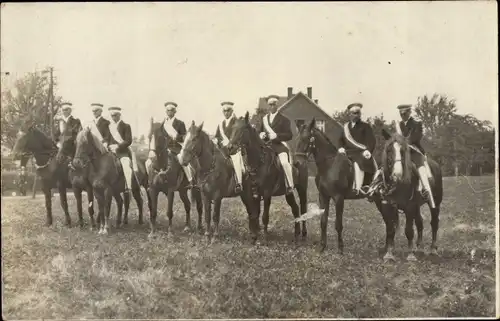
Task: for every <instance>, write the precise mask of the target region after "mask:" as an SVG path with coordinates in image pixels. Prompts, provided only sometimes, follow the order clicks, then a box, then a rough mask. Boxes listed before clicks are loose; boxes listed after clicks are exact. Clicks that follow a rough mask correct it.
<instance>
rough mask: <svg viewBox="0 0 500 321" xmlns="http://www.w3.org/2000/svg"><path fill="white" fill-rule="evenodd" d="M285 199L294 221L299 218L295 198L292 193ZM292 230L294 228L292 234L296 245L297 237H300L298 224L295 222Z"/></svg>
mask: <svg viewBox="0 0 500 321" xmlns="http://www.w3.org/2000/svg"><path fill="white" fill-rule="evenodd" d="M285 199H286V202H287V203H288V205H289V206H290V208H291V209H292V214H293V217H294V218H295V219H297V218H299V217H300V213H299V206H298V205H297V202H296V201H295V196H294V195H293V193H290V194H288V195H286V196H285ZM294 228H295V233H294V236H295V243H298V242H299V237H300V223H299V222H295V223H294Z"/></svg>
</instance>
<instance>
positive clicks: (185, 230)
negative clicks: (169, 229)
mask: <svg viewBox="0 0 500 321" xmlns="http://www.w3.org/2000/svg"><path fill="white" fill-rule="evenodd" d="M182 231H183V232H184V233H189V232H191V228H190V227H189V226H186V227H185V228H184V230H182Z"/></svg>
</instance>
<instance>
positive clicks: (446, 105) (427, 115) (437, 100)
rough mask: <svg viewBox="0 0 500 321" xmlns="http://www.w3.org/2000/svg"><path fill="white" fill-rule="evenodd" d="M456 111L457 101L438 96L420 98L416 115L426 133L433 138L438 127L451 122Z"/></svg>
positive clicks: (416, 107)
mask: <svg viewBox="0 0 500 321" xmlns="http://www.w3.org/2000/svg"><path fill="white" fill-rule="evenodd" d="M456 111H457V107H456V104H455V100H453V99H448V97H446V96H445V95H438V94H434V95H432V97H429V96H427V95H425V96H422V97H419V98H418V101H417V105H416V106H415V114H416V115H417V117H418V118H420V120H421V121H422V124H423V127H424V131H425V133H426V134H427V135H429V136H431V137H433V136H434V135H435V134H436V129H437V128H438V127H440V126H445V125H446V124H448V123H449V122H450V120H451V118H452V117H453V115H455V114H456Z"/></svg>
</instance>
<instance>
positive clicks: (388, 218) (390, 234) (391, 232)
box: [375, 200, 399, 262]
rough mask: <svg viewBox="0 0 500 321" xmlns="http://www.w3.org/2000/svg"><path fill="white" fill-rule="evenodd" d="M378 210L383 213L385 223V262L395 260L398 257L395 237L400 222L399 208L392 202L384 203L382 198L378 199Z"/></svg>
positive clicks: (376, 202)
mask: <svg viewBox="0 0 500 321" xmlns="http://www.w3.org/2000/svg"><path fill="white" fill-rule="evenodd" d="M375 204H376V205H377V208H378V210H379V211H380V213H381V214H382V218H383V219H384V223H385V248H384V251H385V254H384V262H388V261H395V260H396V257H395V256H394V254H393V251H394V237H395V235H396V228H397V225H398V223H399V217H398V215H399V214H398V209H397V207H395V206H393V205H392V204H388V203H385V204H382V203H381V201H380V200H376V201H375Z"/></svg>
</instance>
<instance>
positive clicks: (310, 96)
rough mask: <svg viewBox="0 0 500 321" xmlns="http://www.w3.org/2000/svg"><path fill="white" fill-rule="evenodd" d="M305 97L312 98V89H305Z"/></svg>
mask: <svg viewBox="0 0 500 321" xmlns="http://www.w3.org/2000/svg"><path fill="white" fill-rule="evenodd" d="M307 97H309V98H311V99H312V98H313V89H312V87H307Z"/></svg>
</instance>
